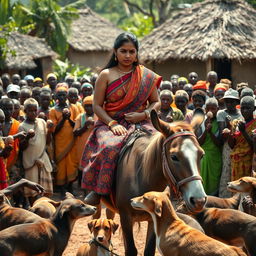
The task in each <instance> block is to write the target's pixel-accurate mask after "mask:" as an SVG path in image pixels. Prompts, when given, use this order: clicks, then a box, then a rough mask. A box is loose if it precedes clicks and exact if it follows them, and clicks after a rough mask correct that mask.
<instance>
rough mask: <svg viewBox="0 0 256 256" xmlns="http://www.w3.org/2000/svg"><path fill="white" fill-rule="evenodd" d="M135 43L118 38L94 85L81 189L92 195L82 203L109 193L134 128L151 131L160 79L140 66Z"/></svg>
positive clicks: (131, 38)
mask: <svg viewBox="0 0 256 256" xmlns="http://www.w3.org/2000/svg"><path fill="white" fill-rule="evenodd" d="M138 48H139V47H138V41H137V38H136V37H135V36H134V35H133V34H131V33H122V34H120V35H119V36H118V37H117V38H116V40H115V43H114V51H113V54H112V56H111V59H110V61H109V63H108V64H107V66H106V67H105V68H104V69H103V70H102V71H101V73H100V74H99V77H98V79H97V81H96V85H95V94H94V102H93V104H94V112H95V114H96V115H97V116H98V118H99V120H98V121H97V123H96V124H95V128H94V130H93V132H92V134H91V136H90V137H89V139H88V142H87V144H86V146H85V149H84V154H83V157H82V161H81V165H82V167H84V169H83V180H82V188H85V189H87V190H90V191H91V192H90V193H89V194H88V195H87V196H86V198H85V202H86V203H87V204H91V205H97V204H99V203H100V198H101V196H102V195H109V194H110V193H111V186H112V181H113V177H114V176H113V175H114V172H115V169H116V166H117V159H118V154H119V152H120V150H121V148H122V146H123V145H124V143H125V141H126V138H127V136H128V135H129V134H131V133H132V132H133V131H134V130H135V124H136V123H140V124H141V126H142V127H143V128H145V129H146V130H148V131H153V129H154V128H153V127H152V126H151V123H150V121H149V120H148V119H149V117H150V111H151V110H152V109H154V108H156V105H157V103H158V102H159V98H158V94H157V88H158V87H159V85H160V82H161V77H160V76H158V75H157V74H155V73H154V72H152V71H151V70H149V69H147V68H145V67H144V66H142V65H139V62H138Z"/></svg>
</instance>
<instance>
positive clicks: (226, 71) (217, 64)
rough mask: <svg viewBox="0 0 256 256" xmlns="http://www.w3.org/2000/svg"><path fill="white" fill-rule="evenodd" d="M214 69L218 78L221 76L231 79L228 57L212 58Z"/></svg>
mask: <svg viewBox="0 0 256 256" xmlns="http://www.w3.org/2000/svg"><path fill="white" fill-rule="evenodd" d="M214 70H215V71H216V72H217V74H218V78H219V80H220V79H222V78H227V79H229V80H231V61H230V60H229V59H214Z"/></svg>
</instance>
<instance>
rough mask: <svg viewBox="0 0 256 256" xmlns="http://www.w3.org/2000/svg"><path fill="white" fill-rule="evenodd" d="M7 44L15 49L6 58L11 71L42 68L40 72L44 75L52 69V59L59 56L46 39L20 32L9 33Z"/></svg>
mask: <svg viewBox="0 0 256 256" xmlns="http://www.w3.org/2000/svg"><path fill="white" fill-rule="evenodd" d="M7 46H8V48H9V49H11V50H12V51H14V55H12V54H11V53H8V54H7V57H6V60H5V68H6V69H7V70H8V71H9V72H10V73H12V72H19V71H23V72H25V70H27V69H29V70H31V69H33V70H36V69H37V68H40V69H41V70H38V72H39V73H41V74H42V76H43V75H44V73H46V72H50V71H51V62H52V59H53V58H55V57H57V54H56V53H55V52H54V51H53V50H52V49H51V47H50V46H49V45H48V44H47V43H46V41H45V40H44V39H42V38H38V37H33V36H29V35H24V34H20V33H18V32H12V33H11V34H10V35H9V38H8V42H7ZM38 65H40V67H38ZM30 73H31V72H30Z"/></svg>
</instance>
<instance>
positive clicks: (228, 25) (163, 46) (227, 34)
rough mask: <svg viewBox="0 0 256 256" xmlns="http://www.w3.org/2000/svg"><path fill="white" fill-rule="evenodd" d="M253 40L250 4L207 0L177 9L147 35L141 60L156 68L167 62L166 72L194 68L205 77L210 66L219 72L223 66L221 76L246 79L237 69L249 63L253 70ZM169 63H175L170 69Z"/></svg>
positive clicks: (255, 25) (255, 30) (255, 14)
mask: <svg viewBox="0 0 256 256" xmlns="http://www.w3.org/2000/svg"><path fill="white" fill-rule="evenodd" d="M255 39H256V10H255V9H253V8H252V7H251V6H250V5H249V4H247V3H246V2H245V1H243V0H206V1H204V2H201V3H196V4H194V5H193V6H192V8H189V9H185V10H182V11H180V12H179V13H177V14H176V15H175V16H174V17H172V18H171V19H169V20H168V21H166V22H165V23H164V24H162V25H161V26H160V27H158V28H156V29H155V30H153V32H152V33H151V34H150V35H148V36H146V37H145V38H144V39H143V41H142V45H141V59H142V60H143V61H144V62H146V63H148V64H149V63H151V64H152V63H153V64H154V66H158V67H160V66H162V65H163V64H164V65H165V66H166V65H167V64H168V65H167V66H169V68H168V70H169V75H170V74H171V73H177V72H178V71H180V73H181V72H182V70H184V71H185V72H190V71H193V69H196V70H194V71H197V72H199V73H200V74H201V76H202V77H201V78H202V79H204V78H205V77H204V76H205V74H206V72H207V71H209V70H211V69H215V70H216V71H217V72H218V71H220V73H221V72H222V71H223V69H225V70H226V71H225V70H224V71H225V72H226V74H225V72H222V73H223V74H221V76H222V77H223V76H226V77H227V78H228V76H230V77H229V78H232V79H233V81H235V82H238V81H242V80H244V81H248V78H247V77H246V76H245V75H240V77H239V76H238V74H236V72H237V71H238V70H239V69H248V66H250V64H251V65H252V66H253V68H254V69H255V67H256V66H255V65H256V64H255V63H256V62H255V60H256V40H255ZM172 66H176V67H175V68H174V69H173V71H172ZM243 66H244V67H245V66H246V68H243ZM178 67H179V68H178ZM158 69H159V68H158ZM250 69H252V68H250ZM229 72H230V74H228V73H229ZM249 72H250V70H248V75H250V74H249ZM182 73H183V72H182ZM184 75H187V73H185V74H184ZM249 80H252V79H249Z"/></svg>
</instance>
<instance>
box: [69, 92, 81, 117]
mask: <svg viewBox="0 0 256 256" xmlns="http://www.w3.org/2000/svg"><path fill="white" fill-rule="evenodd" d="M78 98H79V96H78V90H77V89H76V88H69V89H68V101H69V103H71V104H74V105H76V107H77V109H78V111H79V113H83V112H84V108H83V107H82V105H81V103H80V102H78Z"/></svg>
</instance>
